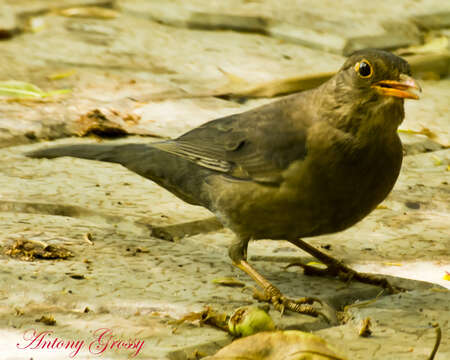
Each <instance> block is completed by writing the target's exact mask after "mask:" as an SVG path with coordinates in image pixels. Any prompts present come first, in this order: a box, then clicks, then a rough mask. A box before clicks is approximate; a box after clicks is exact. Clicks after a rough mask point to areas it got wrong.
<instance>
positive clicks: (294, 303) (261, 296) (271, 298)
mask: <svg viewBox="0 0 450 360" xmlns="http://www.w3.org/2000/svg"><path fill="white" fill-rule="evenodd" d="M253 297H254V298H255V299H257V300H259V301H266V302H269V303H271V304H272V305H273V307H274V308H275V310H278V311H279V312H281V314H283V313H284V311H285V310H290V311H293V312H296V313H299V314H305V315H309V316H314V317H318V316H323V317H324V318H325V319H328V318H327V316H325V315H324V314H323V313H322V312H320V311H318V310H317V309H316V308H314V307H313V306H312V304H314V303H315V302H317V303H319V304H322V301H320V299H317V298H314V297H303V298H300V299H297V300H293V299H289V298H287V297H286V296H284V295H283V294H282V293H281V291H280V290H279V289H278V288H277V287H275V286H273V285H269V286H267V287H265V288H264V291H263V292H260V291H258V290H256V289H254V294H253Z"/></svg>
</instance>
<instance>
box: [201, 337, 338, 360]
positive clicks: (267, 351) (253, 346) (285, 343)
mask: <svg viewBox="0 0 450 360" xmlns="http://www.w3.org/2000/svg"><path fill="white" fill-rule="evenodd" d="M345 359H346V358H344V357H343V356H341V355H338V353H337V351H336V350H335V349H334V348H333V347H332V346H330V345H329V344H328V343H327V342H326V341H325V340H323V339H322V338H320V337H318V336H317V335H313V334H309V333H306V332H302V331H296V330H288V331H274V332H261V333H258V334H255V335H252V336H247V337H245V338H242V339H239V340H236V341H234V342H232V343H231V344H230V345H228V346H225V347H224V348H222V349H221V350H219V351H218V352H217V353H216V354H215V355H214V356H209V357H206V358H204V360H345Z"/></svg>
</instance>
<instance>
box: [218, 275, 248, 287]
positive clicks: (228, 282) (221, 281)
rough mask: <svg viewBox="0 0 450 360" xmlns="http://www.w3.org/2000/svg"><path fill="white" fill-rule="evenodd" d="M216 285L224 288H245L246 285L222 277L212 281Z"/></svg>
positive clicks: (233, 279) (230, 278)
mask: <svg viewBox="0 0 450 360" xmlns="http://www.w3.org/2000/svg"><path fill="white" fill-rule="evenodd" d="M212 282H213V283H214V284H217V285H223V286H230V287H244V286H245V283H243V282H242V281H239V280H237V279H235V278H232V277H222V278H217V279H214V280H213V281H212Z"/></svg>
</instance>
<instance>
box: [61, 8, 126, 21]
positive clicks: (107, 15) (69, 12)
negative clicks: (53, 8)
mask: <svg viewBox="0 0 450 360" xmlns="http://www.w3.org/2000/svg"><path fill="white" fill-rule="evenodd" d="M58 14H59V15H62V16H67V17H81V18H94V19H104V20H107V19H115V18H117V17H119V16H120V13H119V12H118V11H115V10H112V9H106V8H103V7H100V6H84V7H73V8H69V9H63V10H60V11H58Z"/></svg>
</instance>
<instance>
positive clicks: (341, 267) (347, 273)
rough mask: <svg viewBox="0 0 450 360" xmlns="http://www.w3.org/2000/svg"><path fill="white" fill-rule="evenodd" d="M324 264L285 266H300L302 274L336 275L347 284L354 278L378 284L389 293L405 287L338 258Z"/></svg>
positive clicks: (394, 292)
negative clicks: (355, 267) (354, 267)
mask: <svg viewBox="0 0 450 360" xmlns="http://www.w3.org/2000/svg"><path fill="white" fill-rule="evenodd" d="M326 265H327V267H326V268H324V269H321V268H318V267H315V266H311V265H307V264H303V263H301V262H294V263H291V264H289V265H288V266H287V267H291V266H300V267H302V268H303V272H304V274H305V275H308V276H331V277H337V278H339V280H341V281H343V282H345V283H347V284H348V283H350V282H351V281H353V280H355V281H359V282H362V283H365V284H370V285H375V286H379V287H381V288H383V289H386V290H387V291H388V292H389V293H390V294H396V293H399V292H404V291H405V289H403V288H401V287H398V286H394V285H392V284H391V283H390V282H389V280H387V279H386V278H384V277H380V276H376V275H373V274H368V273H362V272H358V271H356V270H353V269H352V268H350V267H348V266H347V265H345V264H344V263H343V262H341V261H338V260H335V262H333V263H332V264H326Z"/></svg>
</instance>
